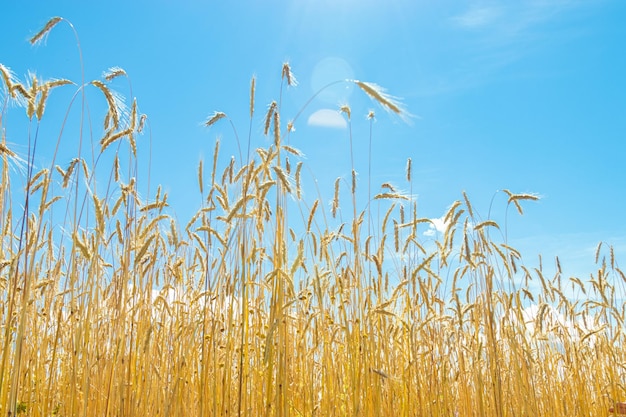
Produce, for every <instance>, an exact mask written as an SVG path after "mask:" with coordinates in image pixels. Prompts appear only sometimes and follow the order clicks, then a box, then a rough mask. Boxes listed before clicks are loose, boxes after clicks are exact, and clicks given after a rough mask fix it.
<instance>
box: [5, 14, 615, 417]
mask: <svg viewBox="0 0 626 417" xmlns="http://www.w3.org/2000/svg"><path fill="white" fill-rule="evenodd" d="M59 24H70V23H69V22H67V21H65V20H64V19H62V18H53V19H51V20H50V21H49V22H48V24H47V25H46V26H45V27H44V28H43V29H42V30H41V31H40V32H38V33H37V34H36V35H35V36H33V37H32V39H31V42H32V43H38V42H40V41H41V40H42V39H44V38H45V36H46V35H47V34H48V33H49V32H50V31H51V30H54V28H55V27H56V26H57V25H59ZM70 25H71V24H70ZM4 64H6V65H4ZM9 64H10V63H0V74H1V75H2V82H1V83H0V106H1V107H0V134H2V138H1V139H2V140H1V143H0V153H1V157H2V165H1V166H2V168H1V169H2V183H1V185H0V212H1V214H2V217H1V218H0V229H1V233H2V235H1V236H2V241H1V243H0V271H1V272H0V274H1V275H0V305H1V307H2V308H0V340H1V341H2V343H1V344H0V346H1V349H2V350H1V351H0V413H1V414H2V415H7V416H16V415H23V416H45V417H49V416H160V415H162V416H442V417H443V416H446V417H448V416H450V417H452V416H590V417H591V416H604V415H609V413H610V412H622V411H623V410H622V411H620V410H621V404H620V403H619V401H620V400H624V399H626V386H625V383H626V351H625V350H624V346H625V342H626V339H625V333H624V319H625V318H626V311H625V304H624V296H625V295H626V275H625V274H624V272H623V271H622V270H621V269H620V267H619V263H618V260H617V259H615V256H614V251H613V249H612V248H611V247H610V246H608V245H606V244H603V243H600V244H599V245H598V248H597V252H596V256H595V262H596V265H597V268H596V269H595V270H593V271H588V274H587V275H586V276H580V277H570V276H566V275H564V274H562V273H561V266H560V263H559V260H558V259H556V260H549V261H550V262H556V264H557V272H556V274H554V275H553V276H546V275H545V274H544V270H543V266H542V265H541V264H539V265H537V266H535V265H531V264H528V263H527V262H525V258H524V256H523V255H522V254H521V253H520V252H519V251H518V250H516V249H515V248H514V247H511V246H510V245H509V242H508V240H507V238H506V236H507V234H506V230H505V227H502V226H501V225H500V223H501V220H502V219H491V218H484V217H483V216H482V215H481V214H480V212H479V210H477V209H476V208H475V207H473V206H472V204H471V202H470V199H469V197H468V196H467V195H466V194H465V193H462V192H459V198H458V200H457V201H454V202H453V203H452V204H451V205H450V207H449V210H448V212H447V214H446V215H445V217H444V223H445V231H444V232H443V233H441V234H438V235H437V236H436V237H435V238H431V239H430V240H428V241H426V240H424V236H423V231H424V230H425V229H427V228H428V226H429V224H430V223H431V222H432V220H430V219H428V218H425V217H423V216H422V215H421V214H420V212H419V210H418V207H417V204H416V201H415V199H414V198H413V194H412V193H413V191H412V190H413V182H414V178H413V172H412V163H411V160H410V159H408V160H407V166H406V170H405V173H404V176H405V183H404V184H402V188H403V189H406V190H411V191H410V192H402V191H400V190H399V189H398V188H397V187H396V186H394V185H392V184H390V183H383V184H374V186H373V190H374V191H370V190H369V189H368V188H367V187H365V186H363V184H361V182H359V181H358V180H357V173H356V171H355V169H354V165H353V163H352V162H347V163H350V164H351V173H352V176H351V178H348V179H345V178H338V179H337V181H336V182H335V183H334V184H322V186H324V187H326V188H327V189H328V190H329V192H330V195H332V196H333V198H332V199H331V202H330V204H328V201H326V200H324V199H323V198H322V197H319V198H315V197H312V198H311V197H309V195H314V194H313V193H305V192H304V191H305V190H303V186H304V185H303V184H304V181H303V180H302V176H303V173H304V169H305V168H306V161H305V159H304V158H303V157H302V154H301V152H300V151H299V150H298V149H297V148H296V147H294V146H292V145H291V144H290V141H289V136H290V133H291V132H292V130H293V123H294V121H295V120H296V119H297V118H298V116H299V115H300V113H301V112H302V110H299V109H296V111H295V112H294V111H292V110H290V109H283V108H281V105H280V104H279V103H281V100H280V98H281V97H280V94H282V92H280V93H279V96H277V97H276V100H275V101H272V102H270V104H269V105H267V106H266V107H264V110H263V111H262V114H257V106H258V104H257V103H256V101H255V88H256V80H255V79H254V78H252V81H251V84H250V102H249V103H242V106H246V107H245V108H248V106H249V114H250V120H252V119H253V118H254V117H257V118H259V117H260V118H262V120H263V126H264V132H263V133H264V135H265V136H267V137H268V138H269V142H268V141H266V143H267V145H266V146H261V147H257V146H256V145H255V143H257V142H259V141H257V140H256V139H257V138H255V137H254V136H253V135H252V134H249V135H248V137H247V138H245V139H244V140H245V142H244V141H242V142H241V143H239V149H240V153H239V157H238V158H233V159H231V160H230V162H229V163H227V164H225V165H220V164H219V160H220V158H219V155H220V141H219V140H216V141H215V143H214V152H213V158H212V160H209V161H207V162H201V163H200V164H199V166H198V180H197V184H196V187H197V193H198V196H199V197H200V199H199V201H202V204H201V205H199V207H198V210H197V212H196V214H195V215H194V216H193V217H192V218H190V219H188V220H186V221H183V222H180V221H178V220H177V218H176V217H175V215H174V213H175V209H176V207H171V206H170V204H169V202H168V196H167V194H166V193H164V192H163V191H162V190H161V188H159V187H157V188H156V191H154V192H152V193H150V190H151V188H150V185H149V175H148V176H146V175H144V173H145V172H146V170H147V171H148V172H149V168H150V167H149V161H150V159H149V156H148V155H146V154H142V153H141V152H139V151H138V147H137V141H138V140H146V136H147V135H146V127H147V126H148V124H149V120H148V119H147V116H145V115H142V114H140V113H139V112H138V105H137V101H136V100H134V98H133V101H132V102H131V104H130V105H129V106H124V105H123V101H122V100H121V99H120V96H119V95H118V93H117V92H115V91H113V90H112V89H111V88H110V82H111V81H112V80H113V79H115V78H118V77H127V74H126V72H125V71H124V70H123V69H121V68H113V69H111V70H109V71H108V72H106V73H105V75H104V76H103V77H102V78H101V79H96V80H93V81H86V80H63V79H52V80H41V79H38V78H37V77H36V76H35V75H34V73H33V74H31V75H29V76H28V77H27V78H26V79H24V80H19V79H18V78H17V77H16V76H15V75H14V74H13V72H12V71H11V70H10V67H9V66H8V65H9ZM280 75H281V77H282V80H283V83H284V85H295V76H294V75H293V73H292V69H291V67H290V66H289V64H284V65H283V66H282V68H280ZM338 82H346V83H351V84H353V85H355V86H356V87H357V88H358V89H359V90H360V92H361V93H362V94H365V95H367V96H369V97H370V98H372V99H373V100H374V101H375V102H377V103H378V104H379V105H380V107H381V109H382V110H383V112H384V111H386V112H388V113H390V114H391V115H392V116H393V115H395V116H397V117H400V118H409V117H410V115H409V114H408V112H407V111H406V109H404V107H403V106H402V103H400V102H398V101H397V100H395V99H394V98H393V97H392V96H390V95H388V94H386V93H385V91H384V90H383V89H382V88H380V87H379V86H377V85H375V84H372V83H368V82H364V81H358V80H340V81H338ZM62 89H65V90H68V91H70V92H74V95H73V96H72V97H73V98H72V103H68V104H67V105H68V106H74V107H73V108H80V109H81V111H82V112H83V113H82V116H81V119H80V120H86V119H87V118H88V119H89V120H90V123H92V124H93V126H95V127H94V128H93V129H94V131H96V132H99V133H98V135H99V137H97V138H95V139H92V136H90V135H88V134H87V133H86V132H87V130H88V129H87V126H86V125H83V124H82V123H80V124H79V125H78V126H76V131H77V132H78V134H77V135H78V136H79V138H80V142H79V143H80V145H79V146H78V147H77V148H76V149H77V151H76V154H75V155H74V156H73V158H72V159H71V160H69V162H68V161H65V160H61V158H59V159H57V155H56V154H55V155H48V156H47V157H48V158H50V159H51V160H52V162H51V164H50V165H48V166H41V165H40V164H38V163H37V161H38V160H39V159H38V157H39V155H38V154H37V142H38V141H41V140H44V139H43V138H41V137H39V135H38V132H39V130H38V127H39V126H40V124H41V122H42V120H45V119H46V116H47V114H46V110H47V109H46V103H47V100H48V98H49V96H51V95H54V94H55V93H56V92H57V91H58V90H62ZM86 91H92V92H93V91H95V92H97V93H98V94H99V95H100V96H101V99H102V100H103V102H104V103H105V107H106V111H105V112H104V114H103V115H94V114H91V113H89V114H88V113H87V112H86V110H85V109H86V106H85V92H86ZM131 98H132V97H131ZM263 105H265V103H263ZM61 110H63V109H61ZM298 110H299V111H298ZM338 110H340V111H341V112H342V114H343V116H344V117H345V118H347V120H348V122H349V123H352V120H351V118H352V115H351V110H350V107H349V106H348V105H345V106H343V107H341V109H338ZM24 112H25V115H26V119H24V118H23V114H24ZM294 115H295V117H294V118H293V119H289V117H293V116H294ZM83 116H84V117H83ZM373 117H374V114H373V113H372V114H370V115H369V122H370V123H371V121H372V119H373ZM246 122H247V121H246ZM60 123H61V128H60V132H59V136H58V142H57V149H59V148H62V147H63V146H64V133H63V132H61V131H62V130H63V129H65V128H66V125H65V124H64V121H63V120H61V121H60ZM222 123H231V124H232V125H233V127H236V126H237V123H236V121H233V120H231V119H230V118H229V116H228V115H227V114H225V113H222V112H215V113H214V114H212V115H211V116H209V117H208V118H207V120H206V122H205V124H206V126H207V128H211V127H212V126H214V125H217V124H222ZM355 123H356V122H355ZM359 123H361V122H359ZM362 123H367V121H365V122H362ZM9 124H11V128H12V129H13V130H14V129H15V127H14V125H15V124H18V125H19V127H20V129H21V131H22V132H23V135H22V136H21V137H24V138H27V140H28V143H21V144H20V147H19V149H25V150H26V152H18V151H17V150H16V145H15V144H14V143H13V142H12V141H11V140H12V138H10V137H7V135H6V131H7V126H9ZM73 127H74V126H69V125H68V126H67V128H73ZM242 138H243V137H242ZM349 139H350V143H352V137H350V138H349ZM46 140H48V139H47V138H46ZM238 140H239V139H238ZM370 140H371V138H370ZM242 148H243V149H244V151H241V149H242ZM246 150H247V152H246ZM351 160H352V155H346V161H351ZM146 190H148V191H147V192H146ZM501 192H502V193H503V194H504V195H505V196H506V204H507V206H510V208H511V213H515V214H514V215H521V214H523V208H524V205H526V204H533V201H534V200H537V198H538V197H537V196H535V195H533V194H524V193H514V192H511V191H509V190H503V191H501ZM370 193H371V195H370ZM305 196H306V197H305ZM362 198H366V199H367V201H369V203H368V204H367V205H366V206H365V207H361V206H360V205H359V203H358V202H359V201H361V199H362ZM426 198H427V197H426ZM374 204H376V205H377V206H376V207H379V208H381V209H382V213H383V215H382V216H381V217H380V218H378V219H375V218H374V217H375V216H373V215H372V206H373V205H374ZM528 255H529V256H534V255H536V254H528ZM546 262H547V261H546ZM616 404H617V405H616ZM609 408H617V410H615V411H609Z"/></svg>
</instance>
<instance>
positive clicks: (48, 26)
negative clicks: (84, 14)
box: [29, 16, 63, 45]
mask: <svg viewBox="0 0 626 417" xmlns="http://www.w3.org/2000/svg"><path fill="white" fill-rule="evenodd" d="M61 20H63V18H62V17H58V16H56V17H53V18H52V19H50V20H48V23H46V25H45V26H44V27H43V29H41V30H40V31H39V32H38V33H37V34H36V35H35V36H33V37H32V38H30V41H29V42H30V44H31V45H36V44H38V43H40V42H41V41H42V40H43V39H45V38H46V36H47V35H48V33H49V32H50V31H51V30H52V28H53V27H55V26H56V25H57V23H59V22H60V21H61Z"/></svg>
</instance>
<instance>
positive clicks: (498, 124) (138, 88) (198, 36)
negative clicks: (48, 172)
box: [0, 0, 626, 275]
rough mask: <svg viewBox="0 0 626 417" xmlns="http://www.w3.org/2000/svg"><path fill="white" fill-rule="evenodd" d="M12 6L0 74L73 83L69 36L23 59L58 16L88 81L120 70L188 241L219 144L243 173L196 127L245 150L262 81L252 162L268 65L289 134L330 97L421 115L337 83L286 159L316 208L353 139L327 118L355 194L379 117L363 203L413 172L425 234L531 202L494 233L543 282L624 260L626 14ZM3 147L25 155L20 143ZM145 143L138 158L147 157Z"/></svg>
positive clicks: (536, 7) (261, 4) (623, 8)
mask: <svg viewBox="0 0 626 417" xmlns="http://www.w3.org/2000/svg"><path fill="white" fill-rule="evenodd" d="M6 3H7V4H5V5H4V6H3V13H2V14H1V15H0V28H1V29H0V30H1V32H2V36H0V63H2V64H4V65H5V66H7V67H9V68H11V69H12V70H13V71H14V72H15V74H16V75H17V76H18V78H20V79H24V78H25V75H26V73H27V71H28V70H34V71H36V72H37V74H38V75H40V76H42V77H44V78H53V77H54V78H70V79H72V80H74V81H77V82H78V81H80V65H79V60H78V52H77V48H76V41H75V39H74V37H73V36H74V35H73V33H72V32H71V30H69V27H68V26H67V25H61V26H58V27H56V28H55V29H54V30H53V31H52V33H51V34H50V36H49V37H48V39H47V41H46V43H45V44H44V45H41V46H38V47H31V46H30V45H29V44H28V42H27V39H28V38H29V37H30V36H32V35H33V34H35V33H36V32H37V31H38V30H39V29H40V28H41V27H43V25H44V24H45V23H46V22H47V20H48V19H49V18H50V17H53V16H61V17H64V18H66V19H67V20H69V21H70V22H72V24H73V25H74V27H75V29H76V30H77V32H78V35H79V37H80V44H81V48H82V52H83V59H84V64H85V77H86V79H87V80H91V79H97V78H100V77H101V74H102V73H103V72H104V71H106V70H107V69H108V68H110V67H114V66H119V67H121V68H123V69H124V70H125V71H126V72H127V73H128V75H129V77H130V81H131V83H132V94H130V93H129V87H128V85H127V84H126V82H125V81H124V82H122V81H116V82H115V84H114V85H113V87H114V88H115V89H116V90H118V91H119V92H120V93H121V94H122V95H125V96H127V97H129V96H131V95H132V96H136V97H137V99H138V103H139V108H140V111H141V112H142V113H146V114H147V115H148V117H149V120H150V132H151V137H152V177H151V181H152V182H153V183H161V184H163V186H164V187H165V189H166V190H167V191H168V193H169V194H170V201H172V206H173V210H174V211H175V212H176V214H177V215H178V216H179V218H180V220H181V222H185V221H186V220H187V219H188V218H189V216H190V215H191V213H192V212H193V211H194V210H195V209H196V208H197V206H198V204H197V200H198V198H199V197H198V194H197V191H196V190H197V186H196V176H197V163H198V161H199V160H200V158H203V159H204V160H205V162H206V163H207V164H208V163H210V160H211V157H212V152H213V146H214V140H215V138H216V137H217V136H222V161H227V160H228V158H230V155H236V154H237V147H236V145H235V140H234V138H233V135H232V131H231V129H230V126H229V125H227V124H221V125H218V126H214V127H212V128H211V129H206V128H204V127H203V126H202V122H203V121H204V120H206V118H207V116H209V115H210V114H211V113H212V112H213V111H216V110H218V111H223V112H225V113H227V114H228V115H229V117H230V118H231V119H232V120H233V122H234V124H235V126H236V127H237V130H238V132H239V135H240V136H241V138H242V140H243V139H245V138H246V137H247V132H248V126H249V114H248V111H249V107H248V106H249V104H248V103H249V102H248V100H249V88H250V79H251V77H252V76H253V75H255V76H256V82H257V96H256V102H257V108H256V111H257V113H256V115H255V119H254V120H253V123H252V133H253V135H252V140H253V142H252V143H253V146H263V145H264V144H267V143H268V142H267V141H268V140H267V139H265V138H264V137H263V135H262V130H263V129H262V123H263V122H262V116H261V115H262V113H263V111H264V109H265V106H266V105H267V104H269V103H270V102H271V101H272V100H273V99H277V98H278V95H279V91H280V85H281V79H280V73H281V66H282V63H283V62H285V61H289V62H290V64H291V67H292V70H293V72H294V74H295V75H296V77H297V79H298V81H299V85H298V86H297V87H295V88H289V89H286V90H285V91H283V99H282V107H283V112H282V115H281V116H282V117H283V119H284V120H287V119H290V118H292V117H294V116H295V115H296V114H297V113H298V112H299V111H300V109H301V108H302V106H303V105H304V104H305V103H306V101H307V100H308V99H309V98H310V97H311V96H312V95H313V94H314V93H315V92H316V91H317V89H318V88H319V86H321V85H324V84H325V83H327V82H330V81H334V80H337V79H342V78H355V79H359V80H363V81H369V82H375V83H377V84H379V85H382V86H384V87H385V88H386V89H387V90H388V92H389V93H390V94H392V95H394V96H398V97H401V98H402V100H403V102H404V103H405V105H406V107H407V108H408V110H409V111H410V112H411V113H412V114H413V115H414V116H415V117H413V118H412V119H411V123H409V124H407V123H404V122H403V121H402V120H400V119H399V118H397V117H393V116H392V115H389V114H387V113H385V112H384V110H382V109H381V108H380V107H377V106H376V105H375V103H373V102H372V101H371V100H369V99H368V98H367V97H366V96H365V95H364V94H362V92H360V91H358V90H357V89H355V88H352V87H350V86H349V85H348V84H343V85H340V86H337V87H335V88H333V89H330V90H328V91H327V92H325V93H324V94H321V95H320V96H319V97H318V98H316V99H315V100H313V102H311V103H310V104H309V105H308V106H307V107H306V108H305V109H304V111H303V113H302V116H301V117H300V118H299V119H298V120H296V123H295V127H296V131H295V132H294V134H293V135H292V137H291V141H292V142H291V144H292V145H293V146H295V147H297V148H299V149H301V150H302V151H303V152H304V153H305V155H306V162H307V164H308V165H309V166H310V169H311V171H312V172H313V173H314V175H315V177H316V179H317V181H318V185H319V187H320V189H321V190H322V193H323V194H324V195H323V197H324V198H325V199H326V200H328V199H330V198H332V184H333V181H334V179H335V178H336V177H338V176H344V177H347V176H348V175H349V172H350V157H349V147H348V134H347V129H345V128H344V127H342V125H343V123H342V119H338V116H337V114H335V113H333V112H334V111H335V110H337V109H338V107H339V105H340V104H344V103H348V104H349V105H350V106H351V108H352V117H353V120H352V129H353V140H354V155H355V167H356V169H357V171H358V172H359V178H360V184H361V185H360V186H361V187H363V186H364V185H365V183H366V181H365V179H366V176H367V170H368V146H369V145H368V143H369V124H368V121H367V120H366V118H365V116H366V115H367V113H368V111H369V110H371V109H373V110H374V111H375V112H376V121H375V123H374V125H373V141H372V154H373V162H372V184H373V185H380V184H381V183H383V182H386V181H389V182H392V183H395V184H397V185H398V186H399V187H400V188H404V187H405V186H406V183H405V182H403V178H404V166H405V163H406V159H407V158H408V157H411V158H412V160H413V165H414V178H415V183H414V185H413V192H414V193H415V194H417V195H418V197H417V198H418V202H419V210H420V212H421V214H422V215H423V216H424V217H431V218H438V217H440V216H441V215H443V213H444V212H445V211H446V209H447V207H448V206H449V205H450V204H451V203H452V202H453V201H454V200H456V199H460V198H462V195H461V192H462V191H466V192H467V193H468V195H469V197H470V199H471V201H472V202H473V205H474V208H475V209H476V210H477V211H478V212H479V213H480V214H481V215H482V216H483V218H486V217H487V214H488V212H489V208H490V204H491V200H492V198H493V196H494V193H496V191H497V190H501V189H504V188H508V189H510V190H511V191H513V192H532V193H536V194H538V195H540V196H541V197H542V200H541V201H540V202H537V203H528V204H526V205H525V214H524V216H523V217H521V218H520V217H519V216H518V215H517V214H515V213H514V211H512V212H510V213H509V220H508V222H507V224H508V229H509V231H508V234H509V239H510V242H511V243H512V244H513V246H516V247H518V248H519V249H521V250H522V253H523V255H524V257H525V259H526V263H527V264H529V265H534V264H535V263H536V257H535V255H536V254H537V253H542V254H543V256H544V264H548V265H550V264H551V263H552V262H551V259H552V258H553V257H554V256H555V255H559V256H560V258H561V264H562V265H563V267H564V269H565V271H566V273H567V272H569V273H572V274H576V275H581V274H582V275H584V274H587V273H588V272H591V266H592V261H593V254H594V250H595V247H596V245H597V243H598V242H599V241H601V240H602V241H605V242H607V243H609V244H613V245H614V246H615V249H616V253H617V254H618V261H619V259H624V258H625V257H626V222H625V221H624V215H623V213H624V206H626V167H625V165H624V164H623V161H624V159H625V158H626V144H625V139H626V77H625V76H624V74H626V54H625V53H624V43H625V42H626V25H624V24H623V22H624V19H625V18H626V2H624V1H621V0H613V1H611V0H517V1H474V0H467V1H446V0H444V1H438V2H432V1H422V0H387V1H374V0H359V1H357V0H343V1H342V0H332V1H331V0H297V1H296V0H294V1H241V2H211V1H190V0H151V1H128V2H120V1H118V0H110V1H108V2H105V3H95V2H85V1H32V2H17V1H15V2H6ZM61 97H62V96H61ZM61 97H59V101H60V100H61ZM96 104H97V103H94V113H95V114H96V115H94V116H93V117H94V119H95V120H96V122H95V123H99V120H100V117H101V116H100V115H99V114H97V111H95V109H96V107H97V106H96ZM329 110H330V111H329ZM318 111H319V113H316V114H315V112H318ZM50 112H51V115H50V114H49V115H48V117H51V118H55V117H57V118H58V117H62V116H63V112H62V111H58V113H55V110H50ZM329 115H330V116H329ZM7 139H8V140H9V141H10V142H14V143H17V144H20V135H19V134H18V133H17V132H16V133H15V135H14V136H8V137H7ZM141 141H143V142H141ZM140 142H141V143H140V144H139V146H140V149H143V150H144V151H146V149H148V139H147V138H146V137H143V138H142V139H140ZM21 145H22V146H24V145H23V144H21ZM42 149H43V150H42V152H44V154H45V149H46V148H45V147H44V148H42ZM144 161H145V158H144ZM307 192H309V193H310V195H315V193H316V192H315V191H314V190H308V191H307ZM190 196H193V197H190ZM505 203H506V198H505V197H504V195H502V194H499V195H497V196H496V197H495V200H494V205H493V210H492V213H493V217H494V219H495V220H496V221H499V222H502V221H503V218H504V217H503V216H504V207H505Z"/></svg>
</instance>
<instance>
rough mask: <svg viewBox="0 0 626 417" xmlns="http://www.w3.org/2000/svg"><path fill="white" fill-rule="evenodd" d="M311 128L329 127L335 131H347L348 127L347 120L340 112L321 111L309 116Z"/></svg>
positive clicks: (308, 121)
mask: <svg viewBox="0 0 626 417" xmlns="http://www.w3.org/2000/svg"><path fill="white" fill-rule="evenodd" d="M307 124H308V125H309V126H317V127H328V128H333V129H345V128H346V127H347V126H348V123H347V122H346V120H345V119H344V118H343V117H342V116H341V114H339V111H338V110H331V109H321V110H318V111H316V112H315V113H313V114H312V115H310V116H309V119H308V120H307Z"/></svg>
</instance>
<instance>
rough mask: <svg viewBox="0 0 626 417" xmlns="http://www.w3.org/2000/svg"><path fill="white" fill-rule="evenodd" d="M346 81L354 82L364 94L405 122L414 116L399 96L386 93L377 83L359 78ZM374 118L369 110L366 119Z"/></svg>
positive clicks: (408, 121)
mask: <svg viewBox="0 0 626 417" xmlns="http://www.w3.org/2000/svg"><path fill="white" fill-rule="evenodd" d="M347 81H348V82H351V83H354V84H356V85H357V86H358V87H359V88H360V89H361V90H363V92H364V93H365V94H367V95H368V96H369V97H370V98H371V99H372V100H374V101H375V102H377V103H378V104H380V106H381V107H382V108H383V109H385V110H387V111H390V112H392V113H394V114H395V115H397V116H399V117H400V118H401V119H402V120H403V121H404V122H405V123H410V120H411V119H412V118H414V117H415V116H414V115H412V114H411V113H409V112H408V110H406V107H405V105H404V104H403V103H402V101H401V100H400V98H398V97H394V96H392V95H390V94H388V93H387V90H386V89H384V88H383V87H381V86H379V85H378V84H374V83H368V82H364V81H359V80H347ZM372 118H374V112H372V111H370V112H369V114H368V119H372Z"/></svg>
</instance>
